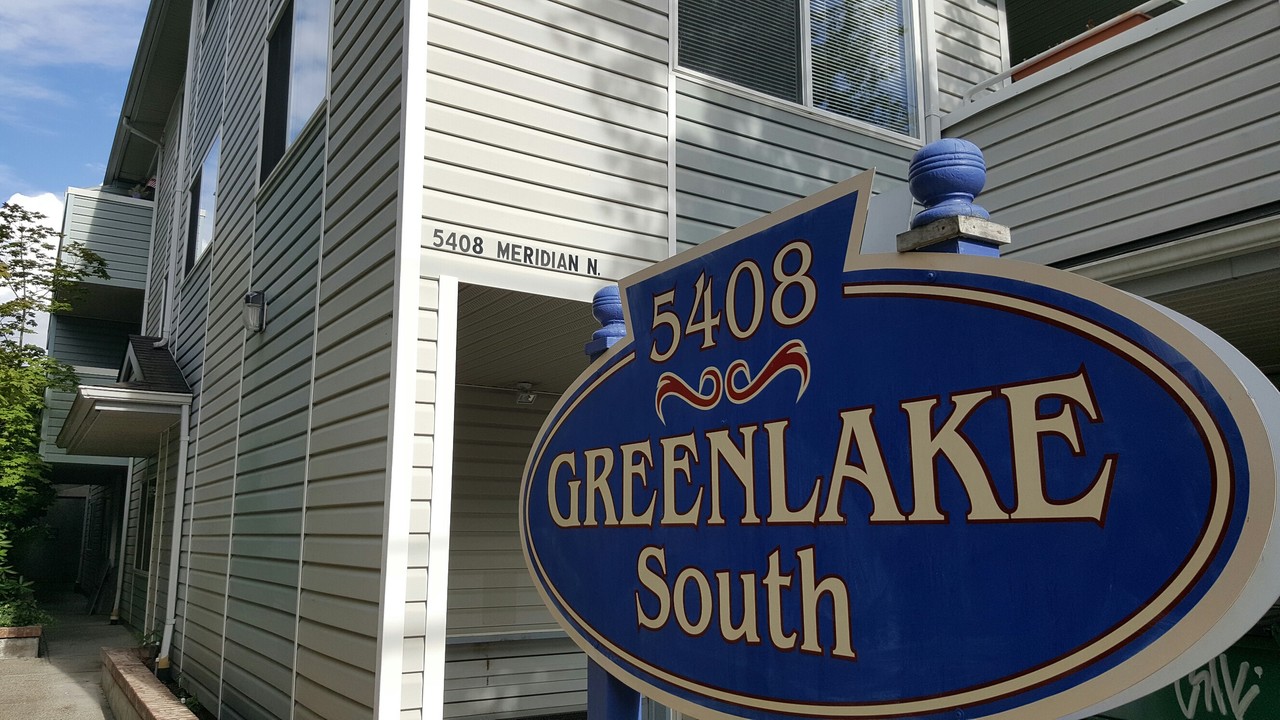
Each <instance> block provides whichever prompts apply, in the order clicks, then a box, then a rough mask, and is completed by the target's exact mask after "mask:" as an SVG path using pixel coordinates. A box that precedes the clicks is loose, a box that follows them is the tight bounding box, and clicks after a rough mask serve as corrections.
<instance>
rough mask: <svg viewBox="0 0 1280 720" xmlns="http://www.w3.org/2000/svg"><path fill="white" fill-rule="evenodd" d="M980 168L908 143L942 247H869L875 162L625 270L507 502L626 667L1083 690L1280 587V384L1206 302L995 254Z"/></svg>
mask: <svg viewBox="0 0 1280 720" xmlns="http://www.w3.org/2000/svg"><path fill="white" fill-rule="evenodd" d="M975 158H976V160H975ZM980 175H981V164H980V153H978V152H977V150H976V148H973V147H972V146H971V145H968V144H967V143H963V141H955V140H945V141H942V143H941V144H935V145H932V146H929V147H927V148H925V149H924V150H922V151H921V153H920V154H918V155H917V158H916V160H915V161H913V165H912V177H911V180H912V189H913V193H914V194H916V195H917V197H921V198H922V199H924V200H925V201H926V204H928V205H930V206H931V207H930V208H928V209H926V211H925V212H924V213H922V214H921V216H918V217H917V219H916V221H915V222H914V223H913V225H915V226H916V227H915V228H914V229H913V230H911V231H909V232H908V233H904V234H903V236H900V237H899V246H900V248H902V249H924V250H933V251H934V252H903V253H898V254H886V255H861V254H860V253H859V245H860V240H861V230H862V225H863V223H864V222H865V213H866V206H867V201H868V199H869V196H870V190H871V178H870V175H869V174H867V175H864V176H860V177H858V178H854V179H852V180H850V181H846V182H845V183H841V184H840V185H837V186H835V187H833V188H831V189H829V190H827V191H824V192H822V193H819V194H817V195H815V196H813V197H811V198H807V199H806V200H804V201H801V202H799V203H797V204H795V205H793V206H791V207H788V208H785V209H783V210H780V211H778V212H776V213H773V214H771V215H769V216H767V217H765V218H762V219H761V220H759V221H756V222H754V223H751V224H749V225H747V226H745V227H743V228H740V229H738V230H736V231H733V232H731V233H729V234H727V235H725V236H723V237H721V238H718V239H716V240H714V241H711V242H709V243H706V244H704V245H702V246H700V247H698V248H696V249H694V250H692V251H689V252H687V253H684V254H682V255H680V256H677V257H675V258H672V259H670V260H668V261H666V262H663V263H659V264H658V265H655V266H654V267H652V268H650V269H647V270H645V271H642V272H640V273H637V274H636V275H633V276H631V277H629V278H627V279H626V280H624V281H623V282H622V283H621V285H622V289H621V305H622V307H621V317H623V318H625V320H626V334H625V336H624V337H623V338H621V339H620V340H617V341H615V342H612V344H611V343H610V342H609V340H608V339H607V336H608V335H609V334H610V333H609V332H607V331H606V332H604V333H603V334H599V336H598V337H597V338H596V339H595V340H593V341H592V345H591V346H589V349H591V350H594V351H597V352H600V353H601V354H600V355H599V357H598V359H597V360H596V361H595V362H593V364H592V365H591V367H589V368H588V370H587V371H586V372H585V373H584V374H583V375H582V377H580V378H579V380H578V381H577V383H576V384H575V385H574V386H573V387H572V388H570V390H569V391H568V392H566V393H565V395H564V396H563V397H562V398H561V400H560V402H559V404H558V405H557V406H556V407H555V408H554V409H553V410H552V412H551V414H550V415H549V416H548V419H547V421H546V424H545V425H544V426H543V429H542V431H541V433H540V434H539V437H538V439H537V441H536V442H535V444H534V447H533V449H532V451H531V453H530V457H529V461H528V464H527V466H526V470H525V474H524V479H523V483H522V487H521V494H520V513H519V516H520V523H521V544H522V548H523V550H524V553H525V558H526V562H527V564H528V566H529V569H530V572H531V573H532V575H533V577H534V579H535V582H536V585H537V586H538V588H539V591H540V592H541V594H542V596H543V599H544V601H545V602H546V603H547V605H548V607H549V608H550V609H551V610H552V613H553V615H554V616H555V617H556V619H557V621H558V622H559V623H560V624H561V626H562V627H564V628H565V630H566V631H567V632H568V634H569V635H570V637H572V638H573V639H574V640H575V642H577V643H578V644H579V646H581V647H582V648H583V649H584V650H585V651H586V652H587V653H588V655H589V656H590V658H591V660H592V662H593V663H596V664H598V665H599V667H600V668H603V670H604V671H605V672H607V673H608V675H610V676H612V677H614V678H616V679H618V680H620V681H621V682H622V683H624V684H625V685H626V686H628V687H630V688H632V689H633V690H636V691H638V692H642V693H644V694H645V695H647V696H650V697H654V698H656V699H658V700H660V701H662V702H663V703H665V704H667V705H669V706H671V707H674V708H675V709H677V710H680V711H681V712H684V713H686V714H688V715H691V716H694V717H698V718H756V719H759V720H774V719H779V718H796V717H812V718H906V717H911V718H930V719H932V720H941V719H942V718H948V719H951V718H981V717H999V718H1026V719H1031V718H1035V719H1036V720H1041V719H1043V718H1076V717H1084V716H1087V715H1088V714H1090V713H1092V712H1094V711H1097V710H1100V709H1102V708H1105V707H1111V706H1114V705H1116V704H1119V703H1122V702H1125V701H1127V700H1130V699H1133V698H1136V697H1139V696H1141V695H1142V694H1145V693H1147V692H1150V691H1153V690H1155V689H1157V688H1159V687H1162V686H1164V685H1168V684H1169V683H1171V682H1172V681H1173V680H1174V679H1175V678H1177V677H1179V676H1181V675H1185V674H1186V673H1188V672H1190V671H1192V670H1194V669H1195V668H1196V667H1197V666H1198V665H1201V664H1203V663H1205V662H1207V661H1208V660H1209V659H1210V658H1212V657H1213V656H1215V655H1216V654H1217V653H1219V652H1221V651H1222V650H1223V649H1225V648H1226V647H1227V646H1228V645H1230V643H1231V642H1232V641H1234V640H1235V639H1236V638H1237V637H1239V636H1240V634H1242V633H1243V632H1244V631H1245V630H1246V629H1248V627H1249V626H1250V625H1251V624H1252V623H1253V622H1254V621H1255V620H1256V619H1257V618H1258V617H1260V616H1261V614H1262V613H1263V612H1264V611H1265V610H1266V609H1267V608H1268V607H1270V605H1271V604H1272V603H1273V602H1274V600H1275V598H1276V596H1277V595H1278V594H1280V577H1278V575H1280V572H1278V571H1277V569H1276V568H1274V567H1270V566H1269V564H1267V563H1263V562H1262V558H1263V557H1264V555H1265V553H1266V552H1267V551H1268V549H1269V548H1271V544H1272V543H1273V542H1274V541H1273V540H1272V534H1273V528H1274V527H1276V525H1277V522H1276V521H1277V503H1276V484H1277V470H1276V468H1277V461H1276V458H1277V456H1278V455H1280V431H1278V430H1277V428H1278V427H1280V420H1278V418H1280V394H1278V393H1277V392H1276V390H1275V388H1274V387H1273V386H1272V385H1271V384H1270V383H1269V381H1267V380H1266V378H1265V376H1263V375H1262V374H1261V372H1260V371H1258V370H1257V369H1256V368H1253V367H1252V366H1251V365H1249V364H1248V362H1247V361H1245V360H1244V359H1243V358H1242V357H1241V356H1240V355H1239V353H1238V352H1237V351H1235V350H1234V349H1233V348H1231V347H1230V346H1228V345H1227V344H1226V343H1223V342H1222V341H1221V340H1219V339H1217V338H1216V337H1215V336H1213V335H1212V334H1211V333H1208V331H1205V330H1204V329H1203V328H1199V327H1198V326H1195V325H1194V324H1193V323H1190V321H1187V320H1185V319H1183V318H1180V317H1177V316H1175V315H1173V314H1171V313H1168V312H1166V311H1163V310H1161V309H1160V308H1157V307H1155V306H1152V305H1150V304H1148V303H1146V302H1145V301H1142V300H1140V299H1137V298H1134V297H1132V296H1129V295H1127V294H1125V293H1122V292H1119V291H1116V290H1114V289H1111V288H1108V287H1105V286H1102V285H1098V284H1095V283H1092V282H1090V281H1088V280H1084V279H1082V278H1078V277H1076V276H1073V275H1070V274H1068V273H1062V272H1059V271H1056V270H1052V269H1049V268H1044V267H1039V266H1032V265H1024V264H1022V263H1017V262H1013V261H1007V260H1000V259H996V258H993V257H991V256H992V255H994V254H996V253H995V246H996V245H998V244H999V243H1000V242H1001V241H1002V240H1004V239H1005V238H1006V237H1007V235H1002V234H1001V232H1000V230H1001V229H1000V228H999V227H998V226H994V225H991V224H990V223H987V222H986V221H985V218H983V217H982V215H984V214H985V213H984V212H982V211H981V210H980V208H976V206H973V205H972V196H973V194H974V193H976V192H977V190H978V189H980V188H981V185H982V181H981V177H980ZM975 177H976V178H977V179H975ZM938 208H942V209H941V210H938ZM938 250H941V252H937V251H938ZM603 304H607V303H601V305H603ZM598 317H601V316H600V315H598ZM606 319H607V318H606ZM615 334H616V333H615ZM599 684H600V683H599V682H598V681H597V682H593V684H592V689H591V692H592V693H594V692H596V688H597V687H598V686H599ZM632 697H634V696H632ZM593 699H594V698H593ZM626 707H627V708H628V709H627V710H625V713H626V716H628V717H634V714H633V713H634V710H633V709H630V708H633V707H635V706H633V705H627V706H626ZM597 716H598V715H597ZM620 716H621V715H620Z"/></svg>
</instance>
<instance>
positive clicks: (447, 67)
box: [423, 0, 668, 273]
mask: <svg viewBox="0 0 1280 720" xmlns="http://www.w3.org/2000/svg"><path fill="white" fill-rule="evenodd" d="M430 12H431V16H430V19H429V27H428V36H429V37H430V39H431V45H430V47H429V50H428V54H427V67H428V78H427V96H428V102H427V107H426V114H427V127H426V128H425V133H426V134H425V146H426V155H427V157H426V164H425V167H424V177H425V187H424V188H423V215H424V221H425V225H424V228H425V229H426V234H427V238H426V240H427V242H426V243H425V247H426V248H427V249H428V250H429V251H430V252H429V253H427V257H426V259H425V261H424V263H425V264H424V267H425V268H428V270H429V269H430V268H431V264H432V262H433V257H436V256H435V255H434V253H437V252H448V250H444V249H439V248H436V247H434V246H433V244H432V242H431V238H430V234H431V233H432V232H433V230H434V229H436V228H439V229H440V230H441V231H442V232H445V233H452V232H457V233H465V234H467V235H468V236H474V235H479V236H481V237H483V238H484V239H485V242H486V243H487V245H486V246H485V249H484V250H483V251H482V252H479V253H474V252H473V253H468V254H469V255H470V257H471V258H473V259H474V258H477V257H481V258H486V259H488V260H495V259H498V247H497V243H498V242H502V243H503V244H504V245H507V244H518V245H524V246H530V245H532V246H536V247H541V248H547V249H559V250H563V251H566V252H570V253H574V254H577V253H579V252H586V253H590V255H591V256H600V255H603V256H607V257H613V258H621V259H623V261H624V262H625V263H629V264H628V265H626V266H627V267H635V268H639V267H641V266H643V265H644V264H647V263H649V262H652V261H655V260H659V259H661V258H664V257H666V255H667V242H666V234H667V216H666V211H667V169H666V150H665V148H666V134H667V121H666V112H667V90H666V85H667V52H668V50H667V38H666V34H667V17H666V7H665V5H662V6H660V7H657V8H654V7H648V6H641V5H638V4H633V3H626V2H621V1H620V0H610V1H606V2H597V3H583V2H576V3H565V4H560V3H529V4H521V5H518V6H514V7H504V6H503V5H501V4H496V3H478V2H461V1H460V0H446V1H444V2H437V3H432V5H431V6H430ZM578 272H580V273H583V272H586V270H585V268H583V267H582V266H580V267H579V271H578Z"/></svg>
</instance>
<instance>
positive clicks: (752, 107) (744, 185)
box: [676, 77, 917, 250]
mask: <svg viewBox="0 0 1280 720" xmlns="http://www.w3.org/2000/svg"><path fill="white" fill-rule="evenodd" d="M676 91H677V99H676V158H677V165H676V191H677V210H678V212H677V216H676V225H677V235H676V237H677V239H678V242H679V245H678V248H677V249H681V250H682V249H685V248H688V247H691V246H693V245H696V244H699V243H702V242H704V241H706V240H710V239H712V238H714V237H716V236H718V235H720V234H721V233H724V232H726V231H728V230H731V229H733V228H736V227H738V226H740V225H743V224H745V223H747V222H750V221H751V220H754V219H756V218H758V217H760V216H761V215H763V214H765V213H769V212H772V211H774V210H777V209H778V208H781V207H783V206H785V205H787V204H790V203H791V202H794V201H796V200H799V199H801V198H803V197H806V196H808V195H811V194H813V193H815V192H817V191H819V190H822V189H824V188H826V187H829V186H830V185H832V184H834V183H836V182H839V181H841V180H844V179H847V178H849V177H852V176H853V175H856V174H858V173H859V172H862V171H863V170H866V169H868V168H872V167H874V168H876V180H875V192H877V193H881V192H886V191H888V190H890V189H896V188H901V187H902V186H904V185H905V184H906V175H907V163H908V162H909V161H910V159H911V155H912V154H913V153H914V152H915V150H916V149H917V148H916V146H914V145H913V144H911V143H908V142H904V143H903V144H899V143H896V142H891V141H889V140H885V139H881V138H879V137H877V136H872V135H868V134H862V133H859V132H857V131H856V130H854V129H852V128H847V127H845V126H843V125H841V124H838V123H834V122H827V121H824V120H821V119H818V118H817V117H814V116H812V115H809V114H805V113H800V112H793V111H788V110H783V109H781V108H779V107H777V106H776V105H773V104H768V103H764V102H760V101H757V100H753V99H749V98H747V97H745V96H743V95H740V94H736V93H730V92H727V91H725V90H721V89H718V88H716V87H714V86H713V85H710V84H706V83H702V82H697V81H693V80H689V79H685V78H682V77H677V81H676Z"/></svg>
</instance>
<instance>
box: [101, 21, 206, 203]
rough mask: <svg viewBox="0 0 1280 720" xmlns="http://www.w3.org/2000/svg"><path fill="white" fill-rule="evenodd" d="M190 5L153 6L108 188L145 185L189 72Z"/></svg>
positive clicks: (127, 92)
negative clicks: (176, 100)
mask: <svg viewBox="0 0 1280 720" xmlns="http://www.w3.org/2000/svg"><path fill="white" fill-rule="evenodd" d="M191 6H192V1H191V0H152V2H151V5H150V7H149V8H148V10H147V19H146V21H145V23H144V25H143V27H142V37H141V39H139V41H138V52H137V55H135V56H134V60H133V72H132V74H131V75H130V76H129V85H128V87H127V89H126V90H125V96H124V102H123V104H122V105H121V108H120V119H119V121H118V122H117V123H116V134H115V140H114V141H113V142H112V144H111V155H110V156H109V157H108V159H107V171H106V176H105V177H104V179H103V184H105V185H132V184H136V183H144V182H146V181H147V180H148V179H149V178H150V177H151V174H152V173H154V172H155V163H154V159H155V156H156V153H157V152H158V151H159V147H158V143H163V142H165V138H164V129H165V125H166V124H167V123H168V119H169V114H170V112H172V111H173V110H174V107H175V104H174V103H175V99H176V98H177V97H178V95H179V94H180V93H179V91H180V89H181V88H182V83H183V81H184V79H185V77H186V70H187V38H188V37H189V35H190V34H191Z"/></svg>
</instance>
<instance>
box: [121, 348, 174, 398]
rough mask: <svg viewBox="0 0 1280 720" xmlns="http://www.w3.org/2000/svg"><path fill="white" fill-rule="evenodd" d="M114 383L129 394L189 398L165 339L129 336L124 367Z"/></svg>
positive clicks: (122, 366)
mask: <svg viewBox="0 0 1280 720" xmlns="http://www.w3.org/2000/svg"><path fill="white" fill-rule="evenodd" d="M116 380H117V383H116V385H117V386H118V387H122V388H128V389H131V390H148V391H151V392H173V393H187V394H188V395H190V394H191V386H190V385H187V381H186V378H184V377H182V369H181V368H179V367H178V363H177V361H176V360H174V359H173V353H171V352H169V348H168V344H167V342H166V341H165V339H164V338H159V337H152V336H149V335H130V336H129V347H128V349H126V350H125V354H124V364H123V365H121V367H120V374H119V375H118V376H116Z"/></svg>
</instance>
